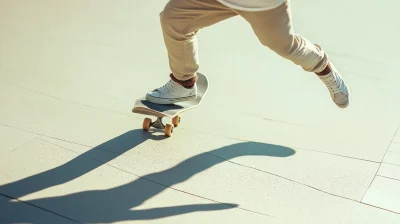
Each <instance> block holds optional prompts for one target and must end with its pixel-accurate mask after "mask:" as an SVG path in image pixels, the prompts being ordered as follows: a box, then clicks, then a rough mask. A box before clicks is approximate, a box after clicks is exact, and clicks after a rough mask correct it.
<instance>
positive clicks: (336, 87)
mask: <svg viewBox="0 0 400 224" xmlns="http://www.w3.org/2000/svg"><path fill="white" fill-rule="evenodd" d="M324 82H325V84H326V85H327V86H328V87H329V88H330V89H331V90H332V92H333V94H336V93H340V92H342V91H341V90H340V84H339V83H338V79H337V78H336V76H335V75H330V76H329V77H327V78H326V79H324Z"/></svg>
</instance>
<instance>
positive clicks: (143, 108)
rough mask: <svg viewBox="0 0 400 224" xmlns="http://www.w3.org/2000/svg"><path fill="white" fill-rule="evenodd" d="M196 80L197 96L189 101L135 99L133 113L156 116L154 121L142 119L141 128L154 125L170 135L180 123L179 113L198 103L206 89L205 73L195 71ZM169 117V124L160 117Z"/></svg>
mask: <svg viewBox="0 0 400 224" xmlns="http://www.w3.org/2000/svg"><path fill="white" fill-rule="evenodd" d="M197 76H198V80H197V82H196V84H197V98H196V99H192V100H189V101H183V102H176V103H172V104H155V103H151V102H149V101H147V100H146V98H145V97H142V98H139V99H137V100H136V102H135V105H134V107H133V109H132V112H133V113H137V114H143V115H150V116H154V117H157V120H156V121H154V122H153V121H152V120H151V119H150V118H145V120H144V121H143V129H144V130H145V131H148V130H149V129H150V127H155V128H159V129H164V133H165V134H166V135H167V136H171V135H172V132H173V128H174V127H177V126H178V125H179V123H180V116H179V114H180V113H183V112H185V111H187V110H190V109H193V108H195V107H197V106H199V105H200V103H201V101H202V100H203V98H204V96H205V95H206V93H207V90H208V79H207V77H206V76H205V75H203V74H201V73H197ZM164 117H169V118H172V123H173V126H172V125H171V124H166V125H165V124H164V123H163V122H162V118H164Z"/></svg>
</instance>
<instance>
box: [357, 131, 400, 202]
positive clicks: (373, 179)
mask: <svg viewBox="0 0 400 224" xmlns="http://www.w3.org/2000/svg"><path fill="white" fill-rule="evenodd" d="M399 128H400V124H399V125H397V129H396V131H395V132H394V134H393V137H392V139H391V140H390V142H389V144H388V146H387V147H386V151H385V154H384V155H383V156H382V159H381V162H380V163H379V167H378V169H376V173H375V176H374V178H372V181H371V183H370V184H369V186H368V188H367V190H366V191H365V193H364V196H363V197H362V198H361V201H360V202H362V201H363V200H364V198H365V196H366V195H367V193H368V190H369V189H370V188H371V185H372V183H373V182H374V181H375V178H376V176H377V175H378V172H379V170H380V169H381V166H382V163H383V160H384V159H385V156H386V154H387V152H388V150H389V148H390V146H391V145H392V142H393V140H394V139H395V138H396V135H397V133H398V131H399Z"/></svg>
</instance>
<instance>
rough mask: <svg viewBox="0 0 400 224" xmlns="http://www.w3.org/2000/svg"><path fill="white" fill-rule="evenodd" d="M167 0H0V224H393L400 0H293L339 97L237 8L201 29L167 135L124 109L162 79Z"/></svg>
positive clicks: (399, 195) (398, 167) (398, 201)
mask: <svg viewBox="0 0 400 224" xmlns="http://www.w3.org/2000/svg"><path fill="white" fill-rule="evenodd" d="M166 2H167V1H166V0H163V1H161V0H157V1H138V0H137V1H128V0H117V1H115V0H114V1H106V0H84V1H82V0H70V1H53V0H36V1H28V0H2V1H0V146H1V147H0V170H1V172H0V223H52V224H54V223H57V224H58V223H60V224H61V223H274V224H275V223H285V224H286V223H297V224H298V223H315V224H320V223H324V224H331V223H332V224H333V223H334V224H336V223H343V224H355V223H357V224H358V223H360V224H361V223H362V224H370V223H379V224H396V223H397V224H398V223H400V132H398V128H399V125H400V116H399V115H400V104H399V100H400V91H399V87H400V76H399V72H398V70H399V69H398V63H399V61H400V60H399V56H398V52H399V51H400V45H398V44H397V43H398V40H399V39H400V30H399V29H398V27H400V19H399V17H398V8H399V6H400V3H399V2H398V1H397V0H389V1H385V2H384V3H382V2H378V1H377V2H369V3H368V4H366V2H365V1H362V0H354V1H347V0H326V1H318V0H302V1H300V0H292V8H293V19H294V25H295V31H296V32H298V33H301V34H302V35H303V36H305V37H306V38H308V39H310V40H311V41H312V42H314V43H318V44H320V45H321V46H322V47H323V48H324V49H325V50H326V52H327V53H328V54H329V56H330V58H331V59H332V61H333V62H334V63H335V65H336V67H338V69H339V70H340V71H341V72H342V75H343V77H344V78H345V79H346V81H347V82H348V83H349V85H350V87H351V90H352V98H351V100H352V101H351V104H350V106H349V107H348V108H347V109H344V110H343V109H339V108H337V107H336V106H335V105H334V103H333V102H332V100H331V99H330V97H329V95H328V92H327V90H326V88H325V86H324V85H323V84H322V82H321V81H320V80H319V79H318V78H317V77H316V76H315V75H313V74H310V73H306V72H305V71H303V70H302V69H301V68H299V67H297V66H295V65H294V64H292V63H291V62H288V61H286V60H284V59H282V58H280V57H278V56H277V55H276V54H275V53H273V52H271V51H270V50H269V49H267V48H265V47H263V46H262V45H261V44H260V43H259V42H258V40H257V38H256V36H255V35H254V34H253V32H252V30H251V27H250V26H249V25H248V24H247V23H246V22H245V21H244V20H243V19H242V18H240V17H235V18H232V19H229V20H226V21H223V22H221V23H218V24H216V25H215V26H212V27H208V28H206V29H204V30H202V31H201V32H200V33H199V44H200V62H201V68H200V71H201V72H202V73H204V74H206V75H207V76H208V77H209V79H210V90H209V92H208V94H207V95H206V97H205V99H204V101H203V103H202V104H201V106H200V107H198V108H196V109H194V110H191V111H188V112H187V113H184V114H183V118H182V124H181V126H180V127H179V128H177V129H175V132H174V136H173V137H171V138H166V137H164V135H163V133H162V132H159V131H157V130H154V131H152V132H150V133H146V132H143V131H142V129H141V126H142V121H143V118H144V117H145V116H142V115H138V114H133V113H131V109H132V107H133V104H134V102H135V100H136V98H139V97H142V96H144V94H145V93H146V92H147V91H149V90H151V89H154V88H156V87H159V86H161V85H163V84H164V83H165V82H166V81H167V80H168V74H169V67H168V60H167V54H166V50H165V46H164V45H163V39H162V35H161V29H160V24H159V17H158V15H159V12H160V11H161V10H162V8H163V6H164V5H165V3H166ZM396 27H397V28H396ZM228 78H229V79H228ZM227 79H228V80H229V81H227ZM250 80H251V81H250ZM254 80H255V81H254Z"/></svg>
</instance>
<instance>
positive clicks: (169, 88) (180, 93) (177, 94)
mask: <svg viewBox="0 0 400 224" xmlns="http://www.w3.org/2000/svg"><path fill="white" fill-rule="evenodd" d="M196 98H197V85H196V84H194V86H192V87H191V88H185V87H183V86H182V85H180V84H179V83H177V82H174V81H173V80H170V81H169V82H167V83H166V84H165V85H164V86H162V87H160V88H158V89H155V90H153V91H151V92H149V93H147V95H146V100H147V101H149V102H152V103H157V104H173V103H177V102H182V101H188V100H193V99H196Z"/></svg>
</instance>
